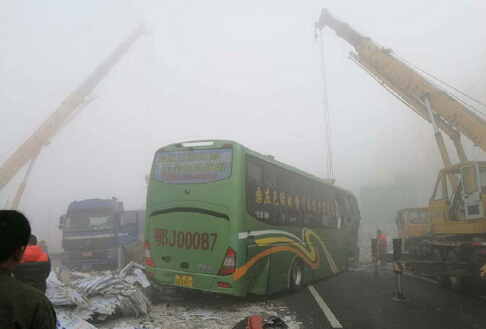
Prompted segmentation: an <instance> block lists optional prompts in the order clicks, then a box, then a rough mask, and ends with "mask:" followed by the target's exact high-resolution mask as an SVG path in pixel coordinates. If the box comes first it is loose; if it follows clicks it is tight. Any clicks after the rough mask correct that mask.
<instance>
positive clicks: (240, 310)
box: [46, 262, 301, 329]
mask: <svg viewBox="0 0 486 329" xmlns="http://www.w3.org/2000/svg"><path fill="white" fill-rule="evenodd" d="M69 276H70V280H69V282H68V283H63V282H61V281H59V279H58V277H57V275H56V274H55V272H52V273H51V275H50V276H49V278H48V280H47V292H46V295H47V297H48V298H49V300H50V301H51V302H52V304H53V305H54V309H55V311H56V314H57V317H58V328H63V329H97V328H99V329H108V328H110V329H112V328H114V329H132V328H147V329H149V328H150V329H157V328H158V329H165V328H188V329H190V328H201V329H204V328H211V329H220V328H221V329H222V328H232V327H233V326H234V325H235V324H236V323H238V322H239V321H241V320H243V319H245V318H246V317H248V316H252V315H259V316H261V317H263V318H268V317H270V316H278V317H280V318H281V319H282V320H284V321H285V322H286V324H287V325H288V327H289V328H291V329H298V328H301V326H300V324H299V323H297V322H296V320H295V315H294V314H293V313H291V312H290V310H289V309H288V308H287V306H285V304H284V303H283V302H279V301H274V300H265V299H263V298H257V300H256V301H255V298H252V297H250V298H244V299H243V298H236V297H232V296H226V295H219V294H207V293H202V292H192V291H191V292H188V293H187V294H186V298H184V296H183V295H182V293H181V292H180V291H179V290H178V289H176V288H175V287H169V286H159V285H150V283H149V281H148V280H147V279H146V277H145V274H144V273H143V271H142V266H141V265H139V264H137V263H134V262H132V263H130V264H129V265H127V266H126V267H125V268H124V269H122V270H121V271H119V272H118V271H106V272H94V273H81V272H75V271H71V272H70V275H69ZM144 288H146V289H144ZM148 295H150V297H151V299H152V301H153V302H154V303H156V305H151V303H150V301H149V299H148V297H147V296H148ZM121 316H123V317H121ZM88 321H89V322H88Z"/></svg>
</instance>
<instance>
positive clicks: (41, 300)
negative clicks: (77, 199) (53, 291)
mask: <svg viewBox="0 0 486 329" xmlns="http://www.w3.org/2000/svg"><path fill="white" fill-rule="evenodd" d="M30 232H31V229H30V224H29V221H28V220H27V218H25V216H24V215H22V214H21V213H20V212H18V211H15V210H0V296H1V298H0V328H2V329H13V328H16V329H17V328H19V329H30V328H38V329H54V328H56V313H55V312H54V308H53V307H52V304H51V302H50V301H49V299H47V297H46V296H45V295H44V294H43V293H42V292H41V291H39V290H38V289H35V288H33V287H31V286H30V285H28V284H26V283H24V282H22V281H20V280H18V279H16V278H14V277H13V276H12V272H13V270H14V268H15V267H16V266H17V265H19V263H20V261H21V260H22V257H23V255H24V252H25V248H26V246H27V244H28V241H29V237H30Z"/></svg>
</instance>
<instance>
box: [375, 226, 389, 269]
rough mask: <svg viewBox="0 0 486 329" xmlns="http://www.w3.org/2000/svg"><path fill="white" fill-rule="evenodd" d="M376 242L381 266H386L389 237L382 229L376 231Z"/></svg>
mask: <svg viewBox="0 0 486 329" xmlns="http://www.w3.org/2000/svg"><path fill="white" fill-rule="evenodd" d="M376 244H377V246H376V247H377V249H378V259H379V260H380V265H381V266H386V256H385V255H386V253H387V239H386V235H385V234H383V233H382V232H381V230H378V231H376Z"/></svg>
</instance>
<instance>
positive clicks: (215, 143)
mask: <svg viewBox="0 0 486 329" xmlns="http://www.w3.org/2000/svg"><path fill="white" fill-rule="evenodd" d="M228 144H229V145H232V147H233V148H236V147H239V148H241V150H242V151H243V152H245V153H246V154H249V155H251V156H254V157H256V158H258V159H261V160H263V161H266V162H268V163H272V164H274V165H276V166H278V167H281V168H284V169H287V170H290V171H293V172H295V173H297V174H299V175H302V176H304V177H307V178H309V179H312V180H314V181H317V182H319V183H321V184H324V185H327V186H330V187H332V188H334V189H336V190H339V191H341V192H342V193H346V194H350V195H352V196H353V197H354V198H355V196H354V195H353V193H351V192H350V191H348V190H345V189H343V188H341V187H339V186H336V185H334V184H331V183H329V182H327V181H326V180H324V179H322V178H319V177H317V176H315V175H312V174H309V173H306V172H305V171H302V170H300V169H297V168H295V167H292V166H290V165H287V164H285V163H282V162H280V161H277V160H275V159H274V158H273V156H269V155H263V154H261V153H258V152H256V151H253V150H251V149H249V148H247V147H245V146H244V145H242V144H240V143H238V142H235V141H231V140H222V139H212V140H196V141H187V142H180V143H174V144H170V145H167V146H164V147H162V148H160V149H159V150H157V152H159V151H183V150H192V149H198V150H200V149H211V148H221V147H223V146H224V145H228Z"/></svg>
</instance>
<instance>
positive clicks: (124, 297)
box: [46, 262, 150, 329]
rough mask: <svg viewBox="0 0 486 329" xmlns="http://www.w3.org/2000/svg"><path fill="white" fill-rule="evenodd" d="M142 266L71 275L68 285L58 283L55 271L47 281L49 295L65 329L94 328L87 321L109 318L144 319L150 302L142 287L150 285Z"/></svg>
mask: <svg viewBox="0 0 486 329" xmlns="http://www.w3.org/2000/svg"><path fill="white" fill-rule="evenodd" d="M142 268H143V267H142V266H141V265H139V264H137V263H135V262H131V263H130V264H128V265H127V266H126V267H125V268H124V269H122V270H121V271H120V272H117V271H106V272H101V273H95V274H90V273H81V272H74V271H73V272H71V273H70V274H71V277H72V278H74V280H72V281H71V282H69V283H68V284H64V283H62V282H61V281H59V280H58V278H57V276H56V274H55V272H51V274H50V275H49V277H48V279H47V291H46V296H47V298H49V300H50V301H51V303H52V304H53V306H54V309H55V311H56V314H57V316H58V321H59V324H58V326H61V327H63V328H66V329H69V328H90V329H91V328H95V327H94V326H92V325H90V324H89V323H87V322H86V321H85V320H91V319H93V320H94V319H97V320H105V319H106V318H107V317H108V316H110V315H114V314H115V313H116V314H119V315H124V316H127V315H134V316H145V315H147V314H148V313H149V312H150V301H149V299H148V298H147V296H146V295H145V294H144V292H143V290H142V289H143V288H146V287H148V286H149V285H150V283H149V282H148V280H147V278H146V277H145V275H144V274H143V272H142V270H141V269H142Z"/></svg>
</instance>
